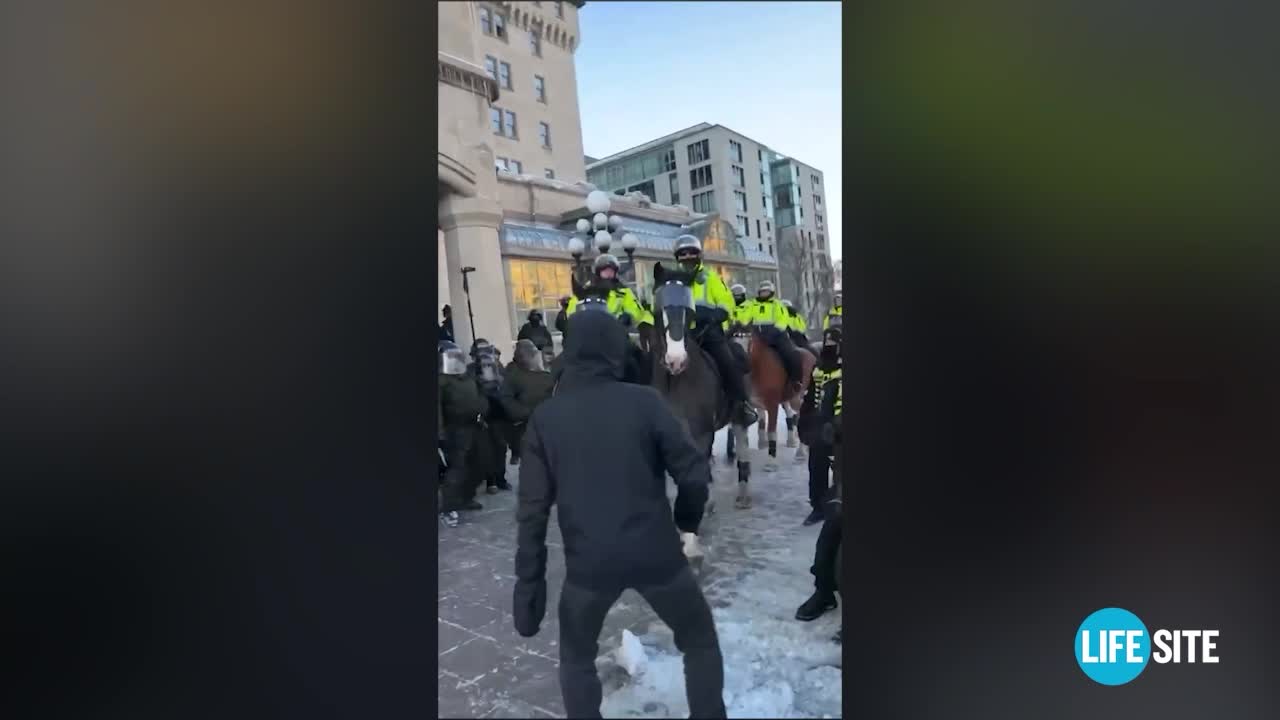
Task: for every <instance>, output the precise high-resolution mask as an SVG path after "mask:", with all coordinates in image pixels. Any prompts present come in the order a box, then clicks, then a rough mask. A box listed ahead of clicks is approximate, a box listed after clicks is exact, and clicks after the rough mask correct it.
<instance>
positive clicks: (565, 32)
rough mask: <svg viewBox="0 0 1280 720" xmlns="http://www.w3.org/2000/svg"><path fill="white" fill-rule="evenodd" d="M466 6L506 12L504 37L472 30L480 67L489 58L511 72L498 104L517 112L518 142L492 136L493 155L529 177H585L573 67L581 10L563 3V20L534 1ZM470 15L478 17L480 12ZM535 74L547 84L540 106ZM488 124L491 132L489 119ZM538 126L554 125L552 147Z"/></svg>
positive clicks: (551, 6)
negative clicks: (536, 48) (536, 42)
mask: <svg viewBox="0 0 1280 720" xmlns="http://www.w3.org/2000/svg"><path fill="white" fill-rule="evenodd" d="M441 4H442V5H447V4H450V3H441ZM466 4H467V5H471V6H474V7H475V8H477V9H478V8H481V7H484V8H488V9H489V10H490V11H495V12H499V13H505V14H506V18H507V24H506V26H507V33H506V35H507V37H506V38H505V39H499V38H496V37H492V36H489V35H485V34H484V33H482V32H481V30H480V23H479V20H478V19H477V20H476V21H475V22H474V23H473V24H472V26H471V36H472V39H473V41H474V44H475V60H474V61H475V62H476V64H477V65H480V66H484V64H485V57H486V56H491V57H493V58H495V59H496V60H497V61H498V62H505V63H507V64H508V65H509V66H510V68H511V89H507V88H506V87H501V86H500V88H499V98H498V101H497V102H496V103H494V104H495V105H496V106H498V107H500V108H501V109H503V110H511V111H513V112H515V113H516V126H517V127H516V130H517V135H518V138H517V139H515V140H512V139H510V138H507V137H503V136H499V135H494V134H492V133H490V143H491V144H492V146H493V149H494V155H495V156H497V157H504V158H509V159H512V160H518V161H520V163H521V165H522V166H523V171H524V173H525V174H526V175H532V176H534V177H543V172H544V171H545V170H547V169H551V170H553V171H554V172H555V176H556V178H557V179H560V180H567V181H570V182H573V181H578V180H583V179H585V178H586V172H585V170H584V166H583V159H582V158H583V149H582V116H581V113H580V110H579V105H578V78H577V73H576V71H575V68H574V52H575V50H576V49H577V47H578V44H579V43H580V42H581V35H580V33H579V27H578V8H577V7H575V6H574V5H573V3H569V2H564V3H561V6H562V7H563V9H564V18H563V19H558V18H556V16H555V5H556V3H554V2H543V3H541V5H540V6H539V5H535V4H534V3H532V2H476V3H466ZM472 12H473V14H474V13H475V12H476V10H473V11H472ZM443 32H444V29H443V27H442V28H441V33H442V34H443ZM531 32H536V33H538V35H539V37H540V38H541V43H542V56H541V57H538V56H536V55H535V54H534V53H533V50H532V48H531V46H530V42H529V34H530V33H531ZM442 42H443V41H442ZM535 75H540V76H542V77H543V78H544V80H545V88H546V102H545V103H543V102H539V101H538V99H537V97H536V96H535V92H534V76H535ZM485 122H486V128H487V127H488V118H487V117H486V121H485ZM539 122H546V123H547V124H548V125H550V128H551V147H550V148H549V149H548V148H544V147H542V146H541V144H540V141H539V135H538V123H539Z"/></svg>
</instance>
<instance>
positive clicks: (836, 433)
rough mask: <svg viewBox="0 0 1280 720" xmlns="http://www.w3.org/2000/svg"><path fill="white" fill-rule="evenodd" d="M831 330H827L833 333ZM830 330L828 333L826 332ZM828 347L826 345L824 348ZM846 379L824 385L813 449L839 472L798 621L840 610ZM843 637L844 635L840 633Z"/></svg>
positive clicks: (825, 508) (828, 503)
mask: <svg viewBox="0 0 1280 720" xmlns="http://www.w3.org/2000/svg"><path fill="white" fill-rule="evenodd" d="M832 329H834V328H831V329H828V330H827V333H830V332H831V330H832ZM825 334H826V333H824V335H825ZM824 350H825V347H824ZM843 396H844V379H843V378H839V377H837V378H835V379H832V380H827V381H826V382H825V383H824V384H823V386H822V405H821V410H820V411H819V416H820V417H821V422H822V427H821V430H820V431H819V435H820V440H821V444H820V445H814V446H813V447H811V448H810V450H811V451H812V453H813V454H815V455H816V454H818V453H819V452H822V453H823V455H824V456H825V457H826V458H827V461H828V462H829V463H831V462H832V461H833V460H834V463H833V464H834V467H835V472H834V473H833V474H834V476H835V477H834V480H835V482H834V483H833V484H832V486H831V489H830V490H829V491H828V495H827V498H826V502H825V503H824V507H823V516H824V518H823V522H822V530H821V531H819V533H818V542H817V544H816V546H815V547H814V551H813V566H812V567H810V569H809V571H810V572H812V573H813V578H814V583H813V584H814V592H813V595H812V596H810V597H809V599H808V600H805V601H804V604H802V605H801V606H800V607H799V609H797V610H796V619H797V620H804V621H809V620H814V619H816V618H818V617H821V616H822V614H823V613H825V612H827V611H828V610H834V609H836V606H837V603H836V593H837V592H840V563H839V557H840V544H841V541H842V540H843V531H842V525H841V522H842V510H843V505H844V482H843V478H842V472H841V465H842V463H841V458H840V435H841V432H840V413H841V410H842V405H843ZM836 640H837V641H839V640H840V635H839V634H837V635H836Z"/></svg>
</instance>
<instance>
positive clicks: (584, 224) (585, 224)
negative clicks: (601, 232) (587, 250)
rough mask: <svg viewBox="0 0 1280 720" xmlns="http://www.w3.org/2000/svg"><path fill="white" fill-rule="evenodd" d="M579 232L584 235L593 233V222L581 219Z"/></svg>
mask: <svg viewBox="0 0 1280 720" xmlns="http://www.w3.org/2000/svg"><path fill="white" fill-rule="evenodd" d="M578 232H580V233H582V234H583V235H586V234H587V233H589V232H591V221H590V220H588V219H586V218H579V219H578Z"/></svg>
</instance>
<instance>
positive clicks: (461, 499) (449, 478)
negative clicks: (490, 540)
mask: <svg viewBox="0 0 1280 720" xmlns="http://www.w3.org/2000/svg"><path fill="white" fill-rule="evenodd" d="M477 432H479V428H478V427H460V428H446V429H445V431H444V459H445V461H446V462H447V463H448V464H449V469H448V470H446V471H445V473H444V482H443V483H442V485H441V488H440V497H441V504H440V512H453V511H456V510H460V509H462V505H463V503H465V502H467V501H468V500H470V499H471V498H474V497H475V495H476V492H475V485H474V483H473V480H474V479H475V478H477V477H478V475H476V474H475V473H474V468H473V467H471V465H470V462H469V461H470V459H471V449H472V445H473V444H474V443H475V436H476V433H477Z"/></svg>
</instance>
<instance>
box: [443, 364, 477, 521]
mask: <svg viewBox="0 0 1280 720" xmlns="http://www.w3.org/2000/svg"><path fill="white" fill-rule="evenodd" d="M439 390H440V394H439V399H440V408H439V420H440V438H439V441H440V449H441V451H442V452H443V454H444V460H445V476H444V481H443V483H442V487H441V505H440V516H441V520H442V521H443V522H444V523H445V524H446V525H448V526H450V527H453V526H456V525H457V524H458V511H459V510H480V509H482V506H481V505H480V503H478V502H476V501H475V488H476V485H477V484H478V482H473V480H475V481H478V480H479V475H478V474H477V473H476V472H475V470H476V469H475V467H474V465H473V463H472V461H471V457H472V450H473V448H474V446H475V443H476V438H477V436H479V434H480V432H481V424H480V423H481V418H483V417H484V415H485V413H486V412H488V410H489V403H488V401H487V400H486V399H485V397H484V396H483V395H482V394H481V393H480V388H479V387H477V386H476V383H475V381H474V380H473V379H472V378H471V376H470V375H468V374H467V359H466V356H465V355H463V353H462V349H461V348H459V347H458V346H456V345H453V344H452V343H450V344H449V345H448V346H446V347H445V350H444V352H443V353H441V355H440V387H439Z"/></svg>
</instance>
